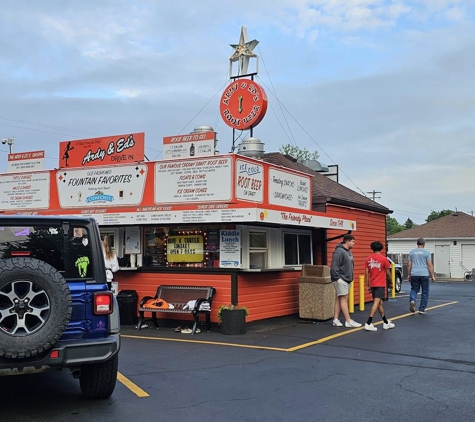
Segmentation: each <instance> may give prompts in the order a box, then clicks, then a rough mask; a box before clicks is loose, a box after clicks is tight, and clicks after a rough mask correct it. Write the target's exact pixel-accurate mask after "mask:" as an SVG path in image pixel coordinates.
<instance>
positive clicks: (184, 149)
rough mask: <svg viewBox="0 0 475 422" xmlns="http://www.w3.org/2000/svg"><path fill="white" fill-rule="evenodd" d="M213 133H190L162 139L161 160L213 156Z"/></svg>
mask: <svg viewBox="0 0 475 422" xmlns="http://www.w3.org/2000/svg"><path fill="white" fill-rule="evenodd" d="M215 138H216V134H215V133H214V132H201V133H190V134H189V135H177V136H166V137H164V138H163V158H164V159H169V158H189V157H204V156H208V155H214V146H215Z"/></svg>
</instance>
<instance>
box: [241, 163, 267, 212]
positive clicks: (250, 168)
mask: <svg viewBox="0 0 475 422" xmlns="http://www.w3.org/2000/svg"><path fill="white" fill-rule="evenodd" d="M235 189H236V199H241V200H243V201H250V202H258V203H262V201H263V197H264V194H263V191H264V166H263V165H261V164H258V163H254V162H251V161H245V160H241V159H239V158H238V159H237V160H236V183H235Z"/></svg>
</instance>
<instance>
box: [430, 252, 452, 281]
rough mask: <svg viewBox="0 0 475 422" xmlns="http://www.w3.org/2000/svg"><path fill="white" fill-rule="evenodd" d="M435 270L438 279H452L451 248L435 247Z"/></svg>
mask: <svg viewBox="0 0 475 422" xmlns="http://www.w3.org/2000/svg"><path fill="white" fill-rule="evenodd" d="M434 259H435V262H434V270H435V272H436V274H437V277H450V246H449V245H435V258H434Z"/></svg>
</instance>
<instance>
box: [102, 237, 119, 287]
mask: <svg viewBox="0 0 475 422" xmlns="http://www.w3.org/2000/svg"><path fill="white" fill-rule="evenodd" d="M102 252H103V253H104V261H105V264H106V277H107V285H108V286H109V289H110V288H111V287H112V282H113V281H114V273H115V272H116V271H118V270H119V261H118V259H117V255H116V254H115V252H114V251H113V250H112V248H111V244H110V239H109V236H108V235H107V234H106V235H105V236H104V238H103V239H102Z"/></svg>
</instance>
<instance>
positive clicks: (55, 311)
mask: <svg viewBox="0 0 475 422" xmlns="http://www.w3.org/2000/svg"><path fill="white" fill-rule="evenodd" d="M119 332H120V322H119V309H118V306H117V300H116V298H115V297H114V296H113V294H112V292H111V291H110V290H109V289H108V286H107V281H106V275H105V266H104V257H103V253H102V247H101V240H100V234H99V228H98V226H97V224H96V222H95V220H94V219H91V218H76V217H58V216H54V217H40V216H0V375H20V374H29V373H36V372H41V371H45V370H52V369H53V370H54V369H57V370H60V369H63V368H68V369H69V370H70V371H71V373H72V375H73V376H74V377H75V378H79V384H80V387H81V391H82V393H83V395H84V396H86V397H88V398H107V397H109V396H110V395H111V394H112V392H113V391H114V388H115V384H116V380H117V367H118V353H119V349H120V334H119Z"/></svg>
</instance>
